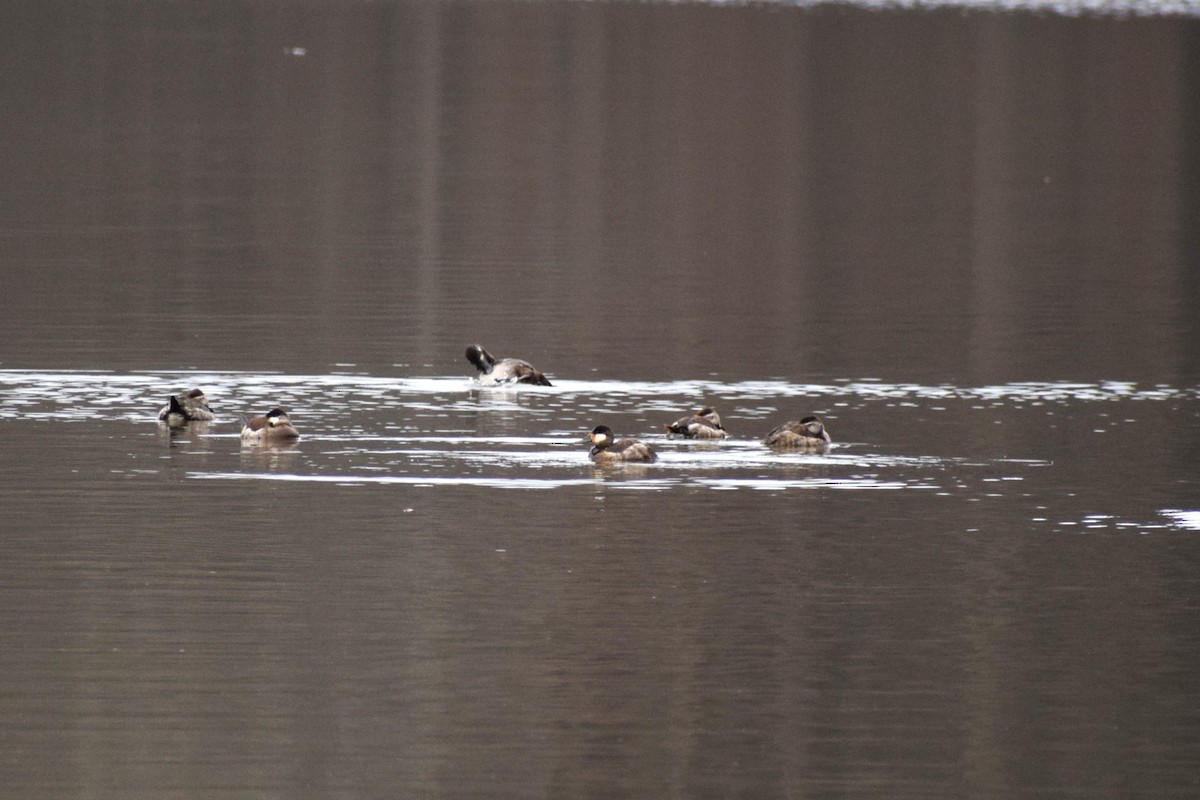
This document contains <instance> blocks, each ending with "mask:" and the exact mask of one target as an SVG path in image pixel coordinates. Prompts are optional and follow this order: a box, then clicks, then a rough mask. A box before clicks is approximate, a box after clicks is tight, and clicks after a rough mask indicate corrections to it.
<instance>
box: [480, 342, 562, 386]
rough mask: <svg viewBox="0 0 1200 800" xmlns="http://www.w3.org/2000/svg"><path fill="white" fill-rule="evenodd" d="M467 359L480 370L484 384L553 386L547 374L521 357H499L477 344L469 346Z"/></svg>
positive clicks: (481, 380) (481, 381)
mask: <svg viewBox="0 0 1200 800" xmlns="http://www.w3.org/2000/svg"><path fill="white" fill-rule="evenodd" d="M466 355H467V361H470V362H471V363H472V364H474V365H475V369H476V370H478V372H479V382H480V383H484V384H502V383H529V384H533V385H535V386H553V385H554V384H552V383H550V381H549V380H547V378H546V376H545V375H543V374H542V373H540V372H538V371H537V370H536V369H534V367H533V365H532V364H530V363H529V362H528V361H523V360H521V359H519V358H501V359H497V358H496V357H495V356H493V355H492V354H491V353H489V352H488V351H487V350H484V349H483V348H482V347H480V346H479V345H477V344H473V345H471V346H470V347H468V348H467V353H466Z"/></svg>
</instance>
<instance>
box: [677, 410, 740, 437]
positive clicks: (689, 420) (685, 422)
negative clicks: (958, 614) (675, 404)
mask: <svg viewBox="0 0 1200 800" xmlns="http://www.w3.org/2000/svg"><path fill="white" fill-rule="evenodd" d="M666 428H667V435H668V436H682V437H683V438H685V439H724V438H725V435H726V434H725V426H723V425H722V424H721V417H720V415H719V414H717V412H716V410H715V409H713V408H712V407H711V406H705V407H704V408H702V409H700V410H699V411H697V412H696V413H695V414H692V415H691V416H688V417H680V418H679V419H677V420H675V421H674V422H672V423H671V424H670V425H667V426H666Z"/></svg>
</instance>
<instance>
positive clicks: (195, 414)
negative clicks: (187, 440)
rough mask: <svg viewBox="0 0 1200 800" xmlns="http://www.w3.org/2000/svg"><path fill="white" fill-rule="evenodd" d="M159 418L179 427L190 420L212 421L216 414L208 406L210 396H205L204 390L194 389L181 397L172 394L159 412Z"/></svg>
mask: <svg viewBox="0 0 1200 800" xmlns="http://www.w3.org/2000/svg"><path fill="white" fill-rule="evenodd" d="M158 419H159V421H160V422H165V423H167V425H170V426H171V427H178V426H180V425H186V424H187V423H189V422H212V421H213V420H214V419H216V416H215V415H214V414H213V411H212V409H211V408H209V407H208V398H206V397H205V396H204V392H203V391H201V390H200V389H192V390H191V391H190V392H188V393H187V394H184V395H180V396H179V397H176V396H175V395H171V398H170V400H168V401H167V404H166V405H165V406H163V407H162V409H161V410H160V411H159V412H158Z"/></svg>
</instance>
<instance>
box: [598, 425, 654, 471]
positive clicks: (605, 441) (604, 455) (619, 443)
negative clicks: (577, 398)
mask: <svg viewBox="0 0 1200 800" xmlns="http://www.w3.org/2000/svg"><path fill="white" fill-rule="evenodd" d="M588 438H589V439H591V441H592V445H593V447H592V449H591V451H590V452H589V453H588V455H589V456H591V458H592V461H595V462H596V463H597V464H615V463H617V462H621V461H630V462H641V463H643V464H649V463H651V462H653V461H656V460H657V459H658V456H656V455H655V454H654V451H653V450H651V449H650V445H648V444H644V443H643V442H639V441H638V440H637V439H617V438H616V436H614V435H613V432H612V428H610V427H608V426H607V425H597V426H596V427H595V428H592V432H591V433H589V434H588Z"/></svg>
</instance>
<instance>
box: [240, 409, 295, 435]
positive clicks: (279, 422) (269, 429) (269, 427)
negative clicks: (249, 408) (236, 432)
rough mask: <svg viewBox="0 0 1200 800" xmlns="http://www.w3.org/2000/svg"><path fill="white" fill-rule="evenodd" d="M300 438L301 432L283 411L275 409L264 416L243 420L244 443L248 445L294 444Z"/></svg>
mask: <svg viewBox="0 0 1200 800" xmlns="http://www.w3.org/2000/svg"><path fill="white" fill-rule="evenodd" d="M299 438H300V431H298V430H296V428H295V427H293V425H292V421H291V420H290V419H288V415H287V414H285V413H284V412H283V410H282V409H278V408H273V409H271V410H270V411H268V412H267V413H266V414H263V415H262V416H258V417H251V418H250V419H246V418H245V417H243V418H242V441H243V442H244V443H246V444H292V443H293V442H295V441H296V440H298V439H299Z"/></svg>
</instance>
